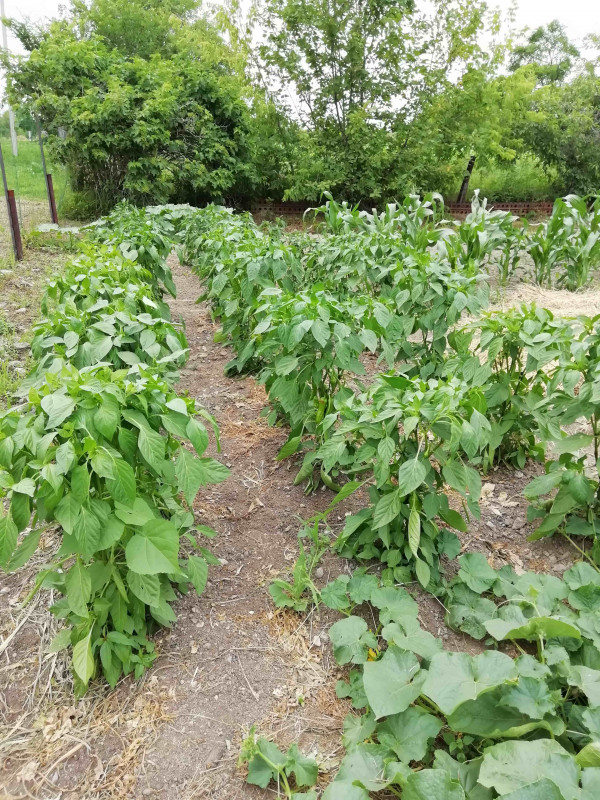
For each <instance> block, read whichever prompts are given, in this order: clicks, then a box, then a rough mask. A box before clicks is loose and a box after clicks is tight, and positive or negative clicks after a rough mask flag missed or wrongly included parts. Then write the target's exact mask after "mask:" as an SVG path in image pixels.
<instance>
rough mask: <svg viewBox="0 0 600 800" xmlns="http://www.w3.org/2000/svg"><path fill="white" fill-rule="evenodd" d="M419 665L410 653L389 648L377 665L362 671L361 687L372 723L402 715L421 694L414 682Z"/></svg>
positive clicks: (371, 664) (416, 682)
mask: <svg viewBox="0 0 600 800" xmlns="http://www.w3.org/2000/svg"><path fill="white" fill-rule="evenodd" d="M418 673H419V662H418V661H417V659H416V657H415V655H414V654H413V653H408V652H406V651H404V650H400V649H399V648H398V647H396V646H395V645H390V647H388V649H387V650H386V651H385V653H384V654H383V656H382V657H381V658H380V659H379V661H368V662H367V663H366V664H365V665H364V667H363V683H364V687H365V694H366V695H367V700H368V701H369V706H370V707H371V709H372V710H373V713H374V714H375V717H376V719H380V718H381V717H385V716H389V715H390V714H398V713H399V712H401V711H405V710H406V709H407V708H408V706H409V705H410V704H411V703H413V702H414V701H415V700H416V699H417V697H418V696H419V695H420V693H421V683H420V682H418V681H414V678H415V676H416V675H417V674H418Z"/></svg>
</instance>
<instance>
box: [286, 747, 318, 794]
mask: <svg viewBox="0 0 600 800" xmlns="http://www.w3.org/2000/svg"><path fill="white" fill-rule="evenodd" d="M285 772H286V774H287V775H294V777H295V779H296V786H299V787H302V786H314V785H315V783H316V782H317V777H318V774H319V767H318V766H317V762H316V761H315V760H314V758H307V757H306V756H304V755H302V753H301V752H300V750H299V749H298V745H297V744H295V743H294V744H292V746H291V747H290V749H289V750H288V751H287V758H286V762H285Z"/></svg>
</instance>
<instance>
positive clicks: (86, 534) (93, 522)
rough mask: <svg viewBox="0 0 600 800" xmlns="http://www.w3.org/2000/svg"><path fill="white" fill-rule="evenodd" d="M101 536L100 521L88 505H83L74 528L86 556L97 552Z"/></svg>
mask: <svg viewBox="0 0 600 800" xmlns="http://www.w3.org/2000/svg"><path fill="white" fill-rule="evenodd" d="M101 534H102V527H101V524H100V520H99V519H98V517H97V516H96V515H95V514H94V513H93V511H91V510H90V509H89V508H88V506H87V505H82V506H81V508H80V511H79V516H78V517H77V521H76V522H75V526H74V528H73V535H74V536H75V539H76V540H77V542H78V543H79V546H80V547H81V552H82V553H83V554H84V555H85V556H88V557H90V556H91V555H92V554H93V553H95V552H96V550H97V549H98V544H99V542H100V537H101Z"/></svg>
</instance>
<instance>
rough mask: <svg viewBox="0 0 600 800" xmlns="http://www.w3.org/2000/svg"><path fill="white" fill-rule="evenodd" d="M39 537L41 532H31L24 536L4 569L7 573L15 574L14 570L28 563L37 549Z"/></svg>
mask: <svg viewBox="0 0 600 800" xmlns="http://www.w3.org/2000/svg"><path fill="white" fill-rule="evenodd" d="M41 535H42V531H41V530H33V531H31V532H30V533H28V534H27V536H25V538H24V539H23V540H22V541H21V544H20V545H19V546H18V547H17V549H16V550H15V552H14V553H13V554H12V556H11V559H10V561H9V562H8V566H7V567H6V571H7V572H15V570H17V569H21V567H22V566H23V564H26V563H27V562H28V561H29V559H30V558H31V556H32V555H33V554H34V552H35V550H36V549H37V546H38V544H39V543H40V536H41Z"/></svg>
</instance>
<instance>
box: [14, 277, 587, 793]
mask: <svg viewBox="0 0 600 800" xmlns="http://www.w3.org/2000/svg"><path fill="white" fill-rule="evenodd" d="M172 266H173V269H174V275H175V281H176V285H177V290H178V297H177V299H176V300H173V301H172V302H171V307H172V312H173V316H174V317H175V318H179V319H181V320H182V321H183V322H184V324H185V326H186V332H187V337H188V341H189V346H190V355H191V357H190V360H189V362H188V364H187V365H186V368H185V369H184V370H183V371H182V376H181V383H180V387H179V388H180V390H181V391H182V392H188V393H189V394H190V395H191V396H193V397H195V398H196V399H197V400H198V401H199V402H200V403H201V404H203V405H204V406H205V407H206V408H207V409H208V410H209V411H210V412H211V413H213V414H214V415H215V416H216V418H217V422H218V423H219V427H220V429H221V443H222V452H221V453H220V455H219V456H218V457H219V458H220V459H221V460H222V461H223V462H224V463H226V464H227V465H228V466H230V467H231V473H232V474H231V477H230V479H229V480H228V481H227V482H225V483H224V484H221V485H219V486H216V487H213V488H212V489H211V490H210V491H208V492H207V493H206V494H203V495H201V496H200V497H199V499H198V501H197V503H196V505H195V509H194V510H195V513H196V515H197V518H198V521H199V522H202V523H205V524H208V525H211V526H212V527H214V528H215V529H216V530H217V531H218V533H219V535H218V537H217V538H216V539H215V540H213V544H214V546H213V548H212V549H213V552H214V553H215V554H216V555H218V556H219V558H220V559H221V560H222V566H221V567H218V568H217V567H215V568H212V569H211V573H210V580H209V583H208V586H207V589H206V592H205V593H204V594H203V595H202V596H201V597H197V596H195V595H194V594H190V595H189V596H187V597H184V598H182V599H181V600H180V601H179V602H178V603H177V604H176V612H177V614H178V621H177V623H176V624H175V626H174V627H173V629H172V630H168V631H163V632H161V633H159V634H158V635H157V638H156V644H157V649H158V652H159V658H158V659H157V661H156V663H155V666H154V668H153V669H152V670H150V671H149V672H148V673H147V674H146V675H145V676H144V678H143V679H142V680H141V681H139V682H137V683H136V682H134V681H132V680H129V679H127V680H124V681H122V682H121V684H120V685H119V686H118V687H117V689H116V690H115V691H114V692H111V691H110V690H108V689H107V688H106V687H105V686H102V685H97V686H94V687H93V688H92V690H91V691H90V692H89V693H88V695H86V696H85V698H83V699H82V700H79V701H77V700H75V699H73V696H72V694H71V685H70V679H69V675H68V670H67V665H66V660H65V658H64V656H63V655H53V656H50V655H47V654H46V648H47V645H48V642H49V641H50V638H51V636H52V634H53V632H54V631H55V629H56V623H55V622H54V620H53V619H52V618H51V616H50V614H49V613H48V610H47V609H48V606H49V605H50V603H51V597H49V594H48V593H42V594H41V595H40V596H39V597H38V599H37V601H36V602H35V603H34V604H33V605H32V606H30V607H29V608H26V609H21V608H20V606H19V603H20V601H21V600H22V598H23V596H24V595H25V594H26V592H27V590H28V588H29V586H30V585H31V581H32V577H33V575H34V574H35V568H36V564H33V565H30V566H29V567H27V568H25V569H23V570H22V571H20V572H19V573H17V574H16V575H11V576H0V636H1V637H2V638H0V797H5V798H26V797H28V798H31V797H33V798H48V799H49V798H52V799H53V800H58V799H59V798H60V800H83V798H85V799H86V800H87V799H88V798H91V799H92V800H94V798H145V797H149V798H155V799H156V800H158V799H159V798H160V800H191V799H192V798H203V799H204V798H206V799H207V800H209V799H210V800H236V799H237V798H248V799H249V800H252V799H253V798H267V797H273V793H272V792H269V791H265V792H262V791H261V790H257V789H255V788H253V787H249V786H247V785H246V784H245V783H244V779H243V772H242V771H240V770H238V769H237V768H236V758H237V754H238V751H239V745H240V742H241V740H242V738H243V737H244V736H245V735H246V734H247V733H248V731H249V729H250V727H251V726H252V725H254V724H256V726H257V730H258V731H259V732H261V733H262V734H264V735H266V736H268V737H272V738H274V739H275V740H276V741H277V743H278V744H279V745H280V746H283V745H288V744H289V743H291V742H292V741H295V742H297V743H298V744H299V746H300V747H301V749H302V750H303V751H304V752H307V753H310V754H313V755H315V756H316V757H317V759H318V761H319V763H320V764H321V765H322V767H323V774H322V781H323V783H327V782H328V776H327V771H328V770H329V771H331V772H332V773H334V772H335V768H336V766H337V764H338V763H339V760H340V759H341V757H342V755H343V752H342V748H341V741H340V732H341V728H342V721H343V718H344V716H345V715H346V713H347V712H348V710H349V707H348V704H347V703H346V702H345V701H339V700H337V699H336V697H335V681H336V678H337V677H338V676H339V671H338V670H337V668H336V666H335V663H334V662H333V659H332V656H331V653H330V648H329V646H328V638H327V629H328V627H329V625H330V624H331V622H332V621H333V620H334V619H335V615H334V614H333V613H332V612H327V611H325V612H321V611H319V612H314V611H313V612H311V613H309V614H307V615H304V616H302V615H298V614H295V613H293V612H278V611H276V610H275V609H274V606H273V604H272V602H271V599H270V597H269V594H268V584H269V582H270V581H271V580H272V579H273V577H275V576H280V575H285V574H286V572H287V571H288V570H289V569H290V567H291V565H292V564H293V562H294V560H295V558H296V557H297V552H298V547H297V531H298V529H299V527H300V518H304V519H306V518H309V517H310V516H311V515H312V514H314V513H316V512H317V511H320V510H323V509H324V508H325V507H326V506H327V505H328V503H329V502H330V500H331V497H332V496H331V494H330V493H329V492H328V491H324V492H323V491H319V492H317V493H315V494H313V495H310V496H308V497H307V496H305V495H304V494H303V491H302V488H301V487H294V486H293V478H294V475H295V469H294V466H295V465H294V464H293V463H290V462H289V461H288V462H283V463H282V462H277V461H275V456H276V454H277V452H278V450H279V448H280V447H281V445H282V444H283V442H284V441H285V439H286V436H287V434H286V431H285V430H283V429H281V428H269V427H268V426H267V424H266V422H265V421H264V419H263V418H261V416H260V412H261V410H262V409H263V407H264V406H265V403H266V398H265V394H264V391H263V389H262V387H261V386H259V385H257V383H256V382H255V381H254V379H253V378H251V377H245V378H239V379H230V378H227V377H225V376H224V373H223V368H224V365H225V364H226V363H227V361H228V360H229V359H230V358H231V353H230V351H229V349H228V348H226V347H223V346H222V345H220V344H216V343H215V342H214V341H213V337H214V334H215V332H216V331H217V330H218V326H217V325H216V324H215V323H214V322H213V321H212V320H211V317H210V312H209V309H208V307H207V306H206V305H205V304H196V302H195V301H196V298H197V297H198V295H199V293H200V285H199V282H198V279H197V278H196V277H195V276H194V275H193V274H192V273H191V272H190V271H189V270H188V269H187V268H186V267H181V266H179V265H177V264H175V263H173V264H172ZM24 288H26V287H24ZM524 291H525V289H524V288H523V287H522V286H520V287H519V286H517V287H515V288H510V289H508V290H507V292H506V294H505V296H504V298H503V304H504V303H506V304H510V305H512V304H514V303H515V301H516V302H520V301H521V298H523V292H524ZM562 294H563V293H560V292H552V293H544V299H542V298H541V297H540V300H539V301H538V304H539V305H540V306H541V305H549V304H553V305H554V307H555V308H556V309H557V310H560V309H561V308H562V306H561V303H563V302H565V304H566V305H568V308H569V309H570V308H571V307H572V306H573V303H577V304H581V305H578V308H581V309H582V311H583V310H585V309H587V313H590V312H591V311H592V309H594V308H596V307H597V305H598V294H596V293H593V294H592V295H590V296H589V297H585V299H584V294H583V293H582V294H581V295H580V294H578V295H571V294H569V293H565V294H568V298H563V297H562V296H561V295H562ZM586 294H587V293H586ZM547 295H548V296H547ZM529 299H533V298H529ZM551 307H552V305H551ZM565 311H566V313H572V312H571V311H570V310H567V309H565ZM582 311H581V312H580V311H578V313H582ZM538 471H539V468H538V467H537V466H536V465H528V466H527V467H526V468H525V469H524V470H523V471H521V472H519V471H514V470H507V469H504V468H501V469H498V470H496V471H495V472H493V473H491V474H490V475H489V476H487V480H486V481H485V483H484V496H483V500H482V503H481V506H482V509H481V510H482V514H481V520H472V522H471V524H470V526H469V532H468V533H467V534H465V535H464V536H463V541H462V543H463V548H464V549H468V550H477V551H480V552H482V553H484V554H485V555H486V557H488V558H489V560H490V563H491V564H492V565H493V566H495V567H500V566H502V565H503V564H505V563H510V564H512V565H513V566H514V567H515V569H516V570H517V571H521V570H527V569H535V570H543V571H548V572H554V573H555V574H561V573H562V572H563V571H564V570H565V569H566V568H567V567H568V566H569V565H570V564H571V563H572V561H573V555H572V552H571V551H570V550H569V549H568V545H567V544H566V543H564V542H563V541H562V540H560V539H550V540H544V541H542V542H536V543H528V542H527V541H526V537H527V535H528V533H529V532H530V527H529V526H528V525H527V523H526V521H525V510H526V505H527V504H526V502H525V501H524V499H523V497H522V489H523V487H524V486H525V485H526V484H527V483H528V482H529V480H530V479H531V477H532V476H533V475H534V474H536V473H537V472H538ZM353 502H357V501H356V500H354V501H353ZM349 508H350V506H348V507H347V508H343V509H342V510H340V512H339V514H336V516H335V517H334V519H333V525H334V528H339V527H340V526H341V525H342V524H343V515H344V513H345V512H346V511H348V509H349ZM55 547H56V534H55V533H54V532H52V531H48V533H47V535H46V537H45V539H44V542H43V547H42V552H41V553H40V554H39V555H38V556H37V557H36V560H37V562H38V563H39V562H40V561H42V560H43V559H44V556H45V555H48V554H49V553H51V552H52V550H53V548H55ZM348 567H349V565H348V564H346V563H345V562H344V561H343V560H342V559H339V558H338V557H336V556H335V555H328V556H327V557H326V558H325V560H324V562H323V569H324V574H323V576H322V578H321V579H320V583H322V584H324V583H326V582H327V581H328V580H331V579H332V578H334V577H335V576H336V575H337V574H339V573H340V572H342V571H344V570H346V569H348ZM408 588H409V590H410V591H412V592H413V593H414V595H415V597H416V598H417V599H418V600H419V603H420V609H421V612H420V619H421V623H422V624H423V626H424V627H426V628H427V629H428V630H430V631H431V632H432V633H434V634H435V635H438V636H441V637H442V638H443V640H444V643H445V646H446V647H447V648H449V649H454V650H464V649H467V650H470V651H471V652H476V651H477V650H478V649H479V645H478V643H477V642H474V641H473V640H471V639H469V638H468V637H466V636H462V635H460V634H456V633H455V632H453V631H451V630H449V629H448V628H447V627H446V626H445V624H444V608H443V607H442V606H441V604H440V603H439V601H438V600H436V599H435V598H432V597H430V596H428V595H425V594H424V593H422V592H420V591H419V590H418V589H417V588H416V587H415V586H409V587H408ZM2 789H3V791H4V794H2Z"/></svg>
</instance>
